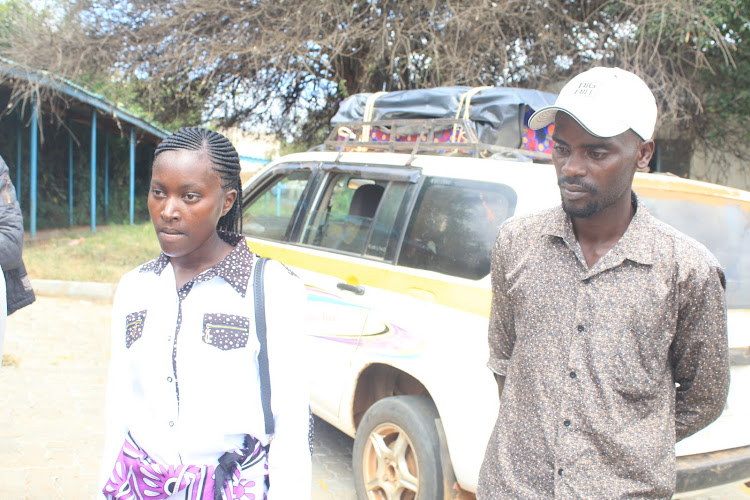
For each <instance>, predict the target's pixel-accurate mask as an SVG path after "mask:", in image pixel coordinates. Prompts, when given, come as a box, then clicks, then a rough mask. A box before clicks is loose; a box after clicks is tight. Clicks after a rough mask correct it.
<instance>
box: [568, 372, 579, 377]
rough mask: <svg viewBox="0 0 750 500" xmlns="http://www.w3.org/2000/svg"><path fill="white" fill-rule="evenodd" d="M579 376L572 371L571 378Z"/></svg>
mask: <svg viewBox="0 0 750 500" xmlns="http://www.w3.org/2000/svg"><path fill="white" fill-rule="evenodd" d="M577 376H578V375H577V374H576V372H570V378H576V377H577Z"/></svg>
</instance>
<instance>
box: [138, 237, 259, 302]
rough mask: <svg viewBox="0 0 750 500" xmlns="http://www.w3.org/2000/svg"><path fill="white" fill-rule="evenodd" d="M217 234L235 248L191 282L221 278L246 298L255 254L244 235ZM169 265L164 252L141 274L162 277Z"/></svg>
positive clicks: (143, 269) (145, 265)
mask: <svg viewBox="0 0 750 500" xmlns="http://www.w3.org/2000/svg"><path fill="white" fill-rule="evenodd" d="M217 232H218V233H219V237H220V238H221V239H222V240H224V241H225V242H227V243H229V244H230V245H232V246H233V247H234V248H233V249H232V251H231V252H229V254H228V255H227V256H226V257H224V260H222V261H221V262H219V263H218V264H216V265H215V266H214V267H212V268H209V269H206V270H205V271H203V272H202V273H200V274H199V275H198V276H196V277H195V278H193V279H192V280H191V281H192V282H199V281H208V280H210V279H211V278H214V277H219V278H222V279H223V280H224V281H226V282H227V283H229V284H230V285H231V286H232V288H234V289H235V291H236V292H237V293H239V294H240V295H241V296H243V297H244V296H245V294H246V293H247V285H248V282H249V279H250V274H251V273H252V269H253V252H251V251H250V248H249V247H248V246H247V244H246V242H245V237H244V236H243V235H241V234H237V233H231V232H227V231H217ZM167 264H169V257H167V256H166V255H165V254H164V253H163V252H162V253H161V255H159V257H158V258H156V259H154V260H152V261H150V262H147V263H146V264H144V265H143V266H141V269H140V272H142V273H147V272H153V273H154V274H156V275H157V276H161V273H162V271H164V269H165V268H166V267H167Z"/></svg>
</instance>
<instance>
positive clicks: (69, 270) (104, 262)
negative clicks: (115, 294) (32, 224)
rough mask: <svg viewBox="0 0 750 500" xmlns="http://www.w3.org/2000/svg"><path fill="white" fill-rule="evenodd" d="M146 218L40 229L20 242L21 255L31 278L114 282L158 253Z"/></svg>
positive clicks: (155, 240)
mask: <svg viewBox="0 0 750 500" xmlns="http://www.w3.org/2000/svg"><path fill="white" fill-rule="evenodd" d="M159 252H160V248H159V242H158V240H157V239H156V235H155V234H154V229H153V226H152V225H151V223H150V222H143V223H140V224H137V225H134V226H131V225H111V226H107V227H100V228H98V229H97V231H96V232H95V233H92V232H91V231H90V230H89V229H87V228H76V229H69V230H54V231H44V232H41V233H39V234H38V236H37V237H36V238H34V239H27V240H26V242H25V243H24V249H23V257H24V262H25V264H26V268H27V270H28V272H29V276H31V278H34V279H54V280H64V281H94V282H101V283H117V281H119V279H120V277H122V275H123V274H125V273H126V272H128V271H130V270H131V269H133V268H135V267H136V266H139V265H140V264H143V263H144V262H148V261H149V260H151V259H154V258H156V257H158V256H159Z"/></svg>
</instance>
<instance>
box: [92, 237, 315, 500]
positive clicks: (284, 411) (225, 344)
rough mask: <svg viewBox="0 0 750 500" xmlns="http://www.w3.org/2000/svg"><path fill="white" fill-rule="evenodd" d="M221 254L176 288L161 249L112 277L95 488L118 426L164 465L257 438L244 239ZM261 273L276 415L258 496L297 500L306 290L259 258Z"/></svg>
mask: <svg viewBox="0 0 750 500" xmlns="http://www.w3.org/2000/svg"><path fill="white" fill-rule="evenodd" d="M243 247H244V248H243ZM248 256H250V257H249V258H248ZM227 259H229V260H227ZM227 259H225V262H224V263H223V264H224V266H223V267H222V265H221V264H220V265H219V266H217V267H215V268H212V270H209V271H206V272H205V273H203V274H202V275H201V276H202V277H203V280H201V279H196V280H195V282H194V283H193V285H192V287H190V286H188V287H183V288H182V289H181V290H180V291H179V292H178V290H177V289H176V282H175V275H174V270H173V268H172V265H171V264H169V262H168V259H166V257H165V256H163V255H162V257H160V259H157V260H156V261H152V262H151V263H149V264H146V265H144V266H142V267H141V268H138V269H135V270H133V271H131V272H129V273H128V274H126V275H125V276H124V277H123V278H122V280H121V281H120V284H119V285H118V287H117V292H116V294H115V300H114V306H113V316H112V344H111V353H112V354H111V364H110V371H109V382H108V387H107V434H106V444H105V453H104V457H103V463H102V478H101V482H100V487H101V486H103V485H104V483H105V482H106V478H105V476H107V475H108V474H109V473H110V472H111V471H112V466H113V465H114V462H115V460H116V457H117V454H118V453H119V451H120V447H121V446H122V443H123V440H124V438H125V434H126V433H127V432H128V431H130V433H131V436H132V437H133V439H134V440H135V442H136V443H137V444H138V445H139V446H140V447H141V448H142V449H143V450H144V451H146V452H147V453H148V454H149V455H150V456H151V457H152V458H153V459H155V460H157V461H158V462H161V463H164V464H171V465H179V464H195V465H203V464H207V465H211V464H216V463H217V462H218V458H219V457H220V456H221V455H222V454H223V453H224V452H226V451H229V450H232V449H236V448H240V447H241V445H242V441H243V437H244V435H245V434H250V435H251V436H253V437H255V438H257V439H259V440H260V441H261V442H262V443H263V444H267V443H268V441H269V438H268V436H267V435H266V434H265V425H264V420H263V411H262V407H261V396H260V377H259V375H258V362H257V356H258V349H259V343H258V338H257V336H256V333H255V315H254V306H253V287H252V276H250V275H248V269H247V267H248V266H240V267H245V269H238V266H237V263H238V262H245V263H247V262H250V263H252V262H255V259H254V258H253V256H252V254H251V252H250V251H249V249H248V248H247V246H246V245H245V242H244V239H243V240H242V241H241V242H240V243H238V244H237V247H235V249H234V250H233V251H232V252H231V253H230V255H229V256H228V257H227ZM249 267H250V268H252V269H254V266H252V264H251V266H249ZM160 268H161V269H160ZM217 268H219V269H218V270H217ZM207 273H208V274H207ZM204 275H205V276H204ZM264 277H265V280H264V286H265V303H266V323H267V338H268V357H269V367H270V376H271V393H272V399H271V406H272V410H273V414H274V420H275V433H274V436H273V439H272V441H273V443H272V445H271V447H270V452H269V456H268V466H269V476H270V484H271V486H270V489H269V495H268V498H269V500H274V499H275V500H286V499H295V500H297V499H305V498H309V497H310V491H311V460H310V452H309V448H308V404H309V403H308V397H309V394H308V386H307V380H308V378H309V373H308V371H307V362H306V358H305V354H306V352H308V351H307V349H306V348H305V342H306V337H305V335H304V333H303V329H302V322H301V319H302V318H303V317H304V308H305V307H306V300H305V291H304V287H303V285H302V283H301V281H300V280H299V279H298V278H297V277H296V276H294V275H293V274H291V273H290V272H289V270H287V269H286V268H285V267H284V266H282V265H281V264H279V263H278V262H275V261H269V262H268V264H267V265H266V268H265V276H264ZM199 278H200V277H199ZM186 288H189V290H187V291H186V290H185V289H186Z"/></svg>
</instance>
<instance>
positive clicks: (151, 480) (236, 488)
mask: <svg viewBox="0 0 750 500" xmlns="http://www.w3.org/2000/svg"><path fill="white" fill-rule="evenodd" d="M219 462H220V465H218V466H214V465H177V466H173V465H164V464H159V463H156V462H155V461H154V460H152V459H151V458H150V457H149V456H148V454H147V453H146V452H145V451H143V450H142V449H141V448H139V447H138V445H137V444H136V443H135V441H134V440H133V438H132V437H131V436H130V434H128V436H127V438H126V439H125V443H123V445H122V449H121V450H120V454H119V455H118V456H117V461H116V462H115V466H114V469H113V470H112V475H111V476H110V478H109V480H108V481H107V484H106V485H105V486H104V488H103V489H102V493H104V497H105V498H106V499H107V500H115V499H121V500H131V499H134V500H135V499H140V498H149V499H154V500H163V499H166V498H169V497H170V496H172V495H174V494H175V493H178V492H185V494H184V495H183V496H181V497H180V498H188V499H190V500H214V499H224V500H264V499H265V498H266V492H267V488H266V481H267V480H268V461H267V459H266V449H265V448H264V447H263V446H262V445H261V444H260V442H259V441H258V440H257V439H255V438H253V437H251V436H246V438H245V444H244V445H243V448H241V449H238V450H233V451H231V452H227V453H225V454H224V455H222V457H221V458H220V459H219ZM224 477H226V479H223V480H222V478H224ZM216 482H219V483H224V484H223V485H222V484H218V485H216ZM215 485H216V486H218V489H217V490H216V491H214V487H215Z"/></svg>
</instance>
